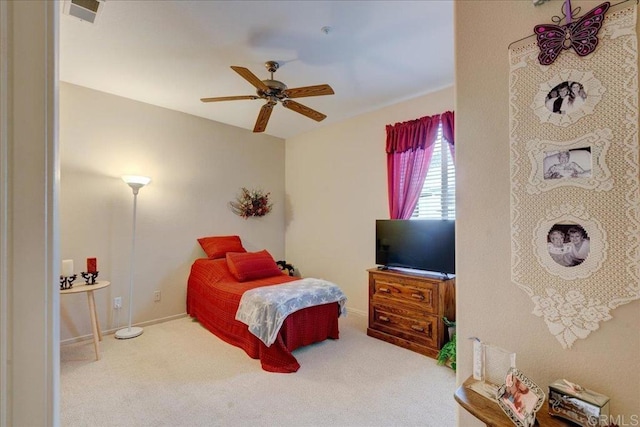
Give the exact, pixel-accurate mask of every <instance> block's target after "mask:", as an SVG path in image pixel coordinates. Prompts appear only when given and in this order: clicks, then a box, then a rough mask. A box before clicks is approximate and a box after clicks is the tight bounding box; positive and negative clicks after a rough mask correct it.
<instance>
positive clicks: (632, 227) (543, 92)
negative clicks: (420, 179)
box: [509, 2, 640, 348]
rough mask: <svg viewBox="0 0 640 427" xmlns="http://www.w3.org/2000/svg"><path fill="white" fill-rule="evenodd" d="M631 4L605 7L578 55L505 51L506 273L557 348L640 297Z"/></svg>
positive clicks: (529, 48)
mask: <svg viewBox="0 0 640 427" xmlns="http://www.w3.org/2000/svg"><path fill="white" fill-rule="evenodd" d="M637 13H638V12H637V5H636V3H635V2H628V3H626V4H625V5H624V6H620V7H617V8H615V7H611V8H610V9H609V11H608V12H607V14H606V16H605V21H604V24H603V26H602V28H601V30H600V32H599V33H598V38H599V44H598V46H597V48H596V49H595V51H594V52H593V53H591V54H589V55H587V56H584V57H580V56H578V55H577V54H576V53H575V52H574V51H573V50H571V49H568V50H565V51H563V52H562V53H560V55H559V56H558V57H557V58H556V59H555V61H554V62H553V63H552V64H550V65H541V64H540V63H539V61H538V53H539V48H538V45H537V43H536V39H535V37H531V38H528V39H525V40H523V41H521V42H518V43H517V44H514V45H512V46H511V47H510V49H509V60H510V78H509V89H510V100H509V101H510V102H509V108H510V157H511V234H512V240H511V249H512V250H511V279H512V281H513V282H514V283H515V284H516V285H518V286H519V287H520V288H521V289H522V290H524V291H525V292H526V293H527V295H529V296H530V297H531V299H532V301H533V303H534V308H533V314H535V315H536V316H539V317H542V318H543V319H544V321H545V323H546V324H547V326H548V328H549V331H550V332H551V333H552V334H553V335H554V336H555V337H556V339H557V340H558V342H559V343H560V344H561V345H562V347H563V348H569V347H571V346H572V345H573V344H574V342H575V341H576V340H577V339H584V338H586V337H587V336H588V335H589V334H590V333H591V332H593V331H595V330H597V329H598V328H599V326H600V323H601V322H603V321H606V320H609V319H611V318H612V317H611V311H612V310H613V309H614V308H616V307H618V306H620V305H622V304H626V303H629V302H631V301H634V300H637V299H640V183H639V175H640V167H639V156H638V48H637V40H638V39H637V35H636V20H637ZM569 90H571V93H572V94H573V95H575V96H574V97H573V105H571V104H570V103H569V102H567V101H566V99H568V97H566V96H565V95H566V93H567V92H568V91H569ZM558 96H560V97H563V96H564V99H558Z"/></svg>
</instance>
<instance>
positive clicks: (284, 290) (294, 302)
mask: <svg viewBox="0 0 640 427" xmlns="http://www.w3.org/2000/svg"><path fill="white" fill-rule="evenodd" d="M331 302H337V303H338V304H339V305H340V315H343V314H344V315H346V314H347V310H346V308H345V303H346V302H347V297H346V296H345V295H344V293H343V292H342V290H341V289H340V288H339V287H338V285H336V284H335V283H332V282H329V281H326V280H323V279H314V278H310V277H309V278H305V279H300V280H296V281H294V282H289V283H284V284H280V285H273V286H263V287H260V288H255V289H250V290H248V291H247V292H245V293H244V294H242V297H241V298H240V305H239V306H238V311H237V312H236V320H239V321H240V322H242V323H244V324H246V325H247V326H249V332H251V333H252V334H253V335H255V336H256V337H258V338H259V339H260V340H261V341H262V342H264V343H265V344H266V345H267V347H269V346H270V345H271V344H273V343H274V342H275V340H276V337H277V336H278V331H280V327H282V323H283V322H284V319H285V318H286V317H287V316H288V315H289V314H291V313H293V312H296V311H298V310H301V309H303V308H307V307H311V306H315V305H322V304H328V303H331Z"/></svg>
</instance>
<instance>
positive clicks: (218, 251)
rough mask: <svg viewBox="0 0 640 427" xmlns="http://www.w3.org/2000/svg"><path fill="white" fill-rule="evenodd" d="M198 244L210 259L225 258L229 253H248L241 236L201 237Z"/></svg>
mask: <svg viewBox="0 0 640 427" xmlns="http://www.w3.org/2000/svg"><path fill="white" fill-rule="evenodd" d="M198 243H200V246H202V250H204V253H205V254H207V257H209V259H216V258H224V257H225V255H227V252H247V251H246V249H245V248H244V247H243V246H242V242H241V241H240V237H239V236H212V237H201V238H199V239H198Z"/></svg>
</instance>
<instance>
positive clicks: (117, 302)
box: [113, 297, 122, 310]
mask: <svg viewBox="0 0 640 427" xmlns="http://www.w3.org/2000/svg"><path fill="white" fill-rule="evenodd" d="M113 308H115V309H116V310H120V309H121V308H122V297H115V298H114V299H113Z"/></svg>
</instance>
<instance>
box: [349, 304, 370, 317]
mask: <svg viewBox="0 0 640 427" xmlns="http://www.w3.org/2000/svg"><path fill="white" fill-rule="evenodd" d="M350 314H353V315H356V316H361V317H369V313H368V312H366V311H363V310H358V309H357V308H351V307H349V306H347V315H350Z"/></svg>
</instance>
